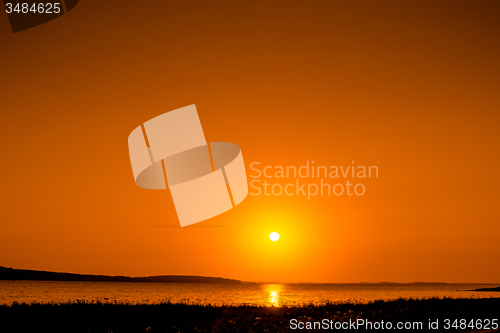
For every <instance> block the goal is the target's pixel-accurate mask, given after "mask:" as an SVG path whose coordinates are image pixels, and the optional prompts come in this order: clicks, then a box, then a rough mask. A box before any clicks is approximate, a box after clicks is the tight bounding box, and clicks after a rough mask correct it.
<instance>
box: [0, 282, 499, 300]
mask: <svg viewBox="0 0 500 333" xmlns="http://www.w3.org/2000/svg"><path fill="white" fill-rule="evenodd" d="M495 286H498V285H491V284H438V283H437V284H391V283H379V284H265V283H262V284H257V283H256V284H250V283H249V284H247V283H242V284H231V283H228V284H226V283H151V282H134V283H126V282H60V281H0V304H12V303H13V302H19V303H23V302H26V303H29V302H67V301H70V300H71V301H73V300H77V299H79V300H89V301H92V300H101V301H127V302H131V303H158V302H161V301H166V300H170V301H171V302H172V303H178V302H190V303H191V302H195V303H203V304H207V303H211V304H213V305H222V304H227V305H240V304H252V305H265V306H280V305H283V304H287V305H298V304H302V303H311V302H312V303H321V302H325V301H349V300H357V301H362V302H366V301H373V300H378V299H382V300H390V299H396V298H400V297H402V298H410V297H411V298H429V297H445V296H446V297H452V298H461V297H500V293H499V292H496V293H495V292H472V291H465V290H471V289H477V288H490V287H495Z"/></svg>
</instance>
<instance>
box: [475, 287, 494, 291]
mask: <svg viewBox="0 0 500 333" xmlns="http://www.w3.org/2000/svg"><path fill="white" fill-rule="evenodd" d="M471 291H500V287H493V288H479V289H474V290H471Z"/></svg>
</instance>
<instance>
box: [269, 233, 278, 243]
mask: <svg viewBox="0 0 500 333" xmlns="http://www.w3.org/2000/svg"><path fill="white" fill-rule="evenodd" d="M269 238H270V239H271V240H272V241H273V242H276V241H277V240H278V239H280V234H278V233H277V232H271V234H270V235H269Z"/></svg>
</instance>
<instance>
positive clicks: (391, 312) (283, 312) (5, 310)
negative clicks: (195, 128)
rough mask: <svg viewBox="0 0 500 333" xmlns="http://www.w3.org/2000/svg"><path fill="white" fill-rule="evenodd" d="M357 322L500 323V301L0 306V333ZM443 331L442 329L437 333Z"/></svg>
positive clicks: (247, 328)
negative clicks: (482, 320) (450, 320)
mask: <svg viewBox="0 0 500 333" xmlns="http://www.w3.org/2000/svg"><path fill="white" fill-rule="evenodd" d="M358 318H362V319H365V320H370V321H373V322H375V321H381V320H384V321H386V322H387V321H390V322H392V323H394V324H395V323H396V322H409V321H420V322H422V323H423V324H424V330H423V331H424V332H425V331H426V327H427V323H428V321H429V319H430V320H436V319H439V320H440V322H441V323H442V322H443V320H444V319H446V318H447V319H452V320H454V319H466V320H471V319H474V320H476V319H494V318H500V298H461V299H453V298H429V299H396V300H391V301H382V300H381V301H374V302H367V303H361V302H325V303H321V304H302V305H299V306H282V307H263V306H250V305H240V306H225V305H222V306H212V305H210V304H197V303H190V302H188V301H184V302H182V303H175V304H174V303H170V302H169V301H165V302H161V303H154V304H140V303H127V302H110V301H106V302H102V301H82V300H78V301H74V302H67V303H30V304H26V303H22V304H19V303H13V304H11V305H1V306H0V332H76V333H78V332H99V333H100V332H103V333H111V332H113V333H121V332H290V331H293V330H291V329H290V320H291V319H297V320H298V321H304V322H306V321H321V320H322V319H329V320H333V321H348V320H349V319H351V320H356V319H358ZM295 331H299V330H295ZM303 331H307V330H303ZM316 331H317V330H316ZM420 331H421V332H422V330H420ZM444 331H446V330H444V329H442V326H441V327H440V330H434V331H433V332H444ZM447 331H449V330H447ZM453 331H454V332H464V331H472V329H470V328H466V329H453Z"/></svg>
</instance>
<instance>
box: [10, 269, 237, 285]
mask: <svg viewBox="0 0 500 333" xmlns="http://www.w3.org/2000/svg"><path fill="white" fill-rule="evenodd" d="M0 280H32V281H94V282H97V281H103V282H169V283H243V281H239V280H232V279H225V278H221V277H206V276H183V275H159V276H146V277H128V276H108V275H90V274H89V275H87V274H73V273H58V272H49V271H35V270H30V269H14V268H7V267H2V266H0Z"/></svg>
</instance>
